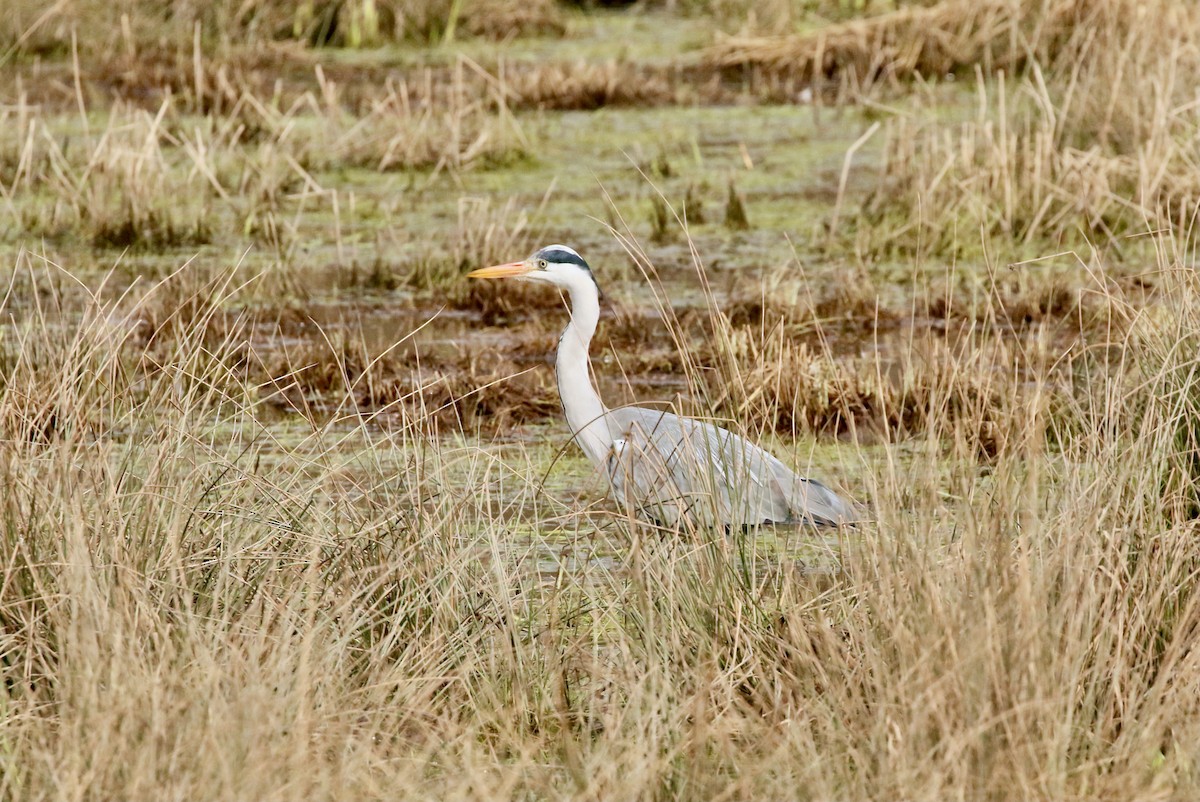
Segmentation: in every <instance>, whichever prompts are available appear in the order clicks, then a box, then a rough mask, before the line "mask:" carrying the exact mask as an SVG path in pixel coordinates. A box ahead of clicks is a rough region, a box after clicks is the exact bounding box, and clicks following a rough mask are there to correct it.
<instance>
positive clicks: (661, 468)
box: [608, 407, 855, 526]
mask: <svg viewBox="0 0 1200 802" xmlns="http://www.w3.org/2000/svg"><path fill="white" fill-rule="evenodd" d="M608 415H609V426H610V430H611V433H612V435H613V438H614V445H613V450H612V453H611V454H610V455H609V460H608V473H609V479H610V481H611V482H612V485H613V489H614V491H615V492H616V494H617V497H618V499H619V500H622V501H624V502H625V503H627V504H631V505H632V508H633V509H635V510H636V511H637V512H639V513H640V514H642V515H644V516H647V517H651V518H655V519H656V520H659V521H662V522H664V523H668V524H674V523H676V522H677V521H678V520H679V519H680V518H681V517H688V518H690V519H692V520H693V521H697V522H699V521H712V522H717V523H721V524H725V525H735V526H746V525H756V524H761V523H766V522H781V523H782V522H792V523H800V522H809V523H822V524H837V523H844V522H850V521H853V520H854V517H855V516H854V512H853V508H852V507H851V506H850V505H849V504H848V503H846V502H845V501H843V500H842V499H841V498H839V497H838V496H837V495H836V494H835V493H834V492H833V491H831V490H830V489H829V488H827V487H825V486H824V485H822V484H820V483H819V482H815V481H813V480H810V479H805V478H803V477H801V476H797V475H796V474H795V473H794V472H793V471H792V470H791V469H789V468H788V467H787V466H786V465H784V464H783V463H782V462H780V461H779V460H778V459H776V458H775V457H773V456H771V455H770V454H769V453H767V452H766V451H764V450H763V449H761V448H759V447H758V446H756V445H754V444H753V443H751V442H750V441H748V440H746V439H745V438H743V437H740V436H738V435H736V434H734V433H733V432H730V431H728V430H726V429H722V428H720V427H718V426H714V425H712V424H710V423H705V422H703V421H698V420H694V419H692V418H682V417H679V416H678V415H673V414H671V413H669V412H661V411H659V410H652V409H643V408H640V407H627V408H623V409H617V410H612V411H611V412H609V413H608Z"/></svg>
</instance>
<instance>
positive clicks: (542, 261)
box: [538, 259, 550, 270]
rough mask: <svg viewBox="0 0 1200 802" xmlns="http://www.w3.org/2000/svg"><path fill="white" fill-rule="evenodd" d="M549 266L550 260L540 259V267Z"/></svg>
mask: <svg viewBox="0 0 1200 802" xmlns="http://www.w3.org/2000/svg"><path fill="white" fill-rule="evenodd" d="M548 267H550V263H549V262H547V261H546V260H545V259H538V268H540V269H541V270H545V269H546V268H548Z"/></svg>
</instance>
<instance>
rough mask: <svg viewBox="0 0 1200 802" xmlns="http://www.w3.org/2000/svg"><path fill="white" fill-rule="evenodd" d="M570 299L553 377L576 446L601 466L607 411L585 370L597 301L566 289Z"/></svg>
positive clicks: (589, 293)
mask: <svg viewBox="0 0 1200 802" xmlns="http://www.w3.org/2000/svg"><path fill="white" fill-rule="evenodd" d="M568 291H569V294H570V296H571V322H570V323H568V324H567V328H566V329H565V330H564V331H563V333H562V337H560V338H559V340H558V354H557V356H556V358H555V361H554V373H555V377H556V378H557V379H558V395H559V398H561V399H562V405H563V411H564V412H565V413H566V414H567V424H568V425H569V426H570V427H571V434H572V435H574V437H575V442H576V443H578V444H579V447H580V448H582V449H583V453H584V454H587V456H588V459H590V460H591V461H592V462H593V463H595V464H597V465H603V464H604V463H605V461H606V460H607V459H608V452H609V450H610V449H611V448H612V442H613V441H612V434H611V433H610V432H609V430H608V421H607V420H606V419H605V414H606V413H607V412H608V410H607V409H606V408H605V406H604V403H603V402H602V401H601V400H600V396H599V395H597V393H596V388H595V387H594V386H593V385H592V377H591V375H590V372H589V370H588V346H589V345H591V342H592V335H593V334H595V333H596V324H597V323H598V322H599V321H600V300H599V298H598V297H597V294H596V291H595V287H594V285H593V286H592V287H586V288H584V287H580V288H579V289H576V287H574V286H571V287H568Z"/></svg>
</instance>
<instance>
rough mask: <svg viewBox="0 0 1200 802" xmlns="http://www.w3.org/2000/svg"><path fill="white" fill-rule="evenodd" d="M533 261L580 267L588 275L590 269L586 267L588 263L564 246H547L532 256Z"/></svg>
mask: <svg viewBox="0 0 1200 802" xmlns="http://www.w3.org/2000/svg"><path fill="white" fill-rule="evenodd" d="M533 258H534V259H545V260H546V261H547V262H554V263H556V264H567V265H575V266H576V267H582V268H583V269H584V270H586V271H588V272H589V273H590V272H592V269H591V268H590V267H588V263H587V262H585V261H583V257H582V256H580V255H579V254H577V253H575V251H573V250H571V249H570V248H568V247H566V246H565V245H548V246H546V247H545V248H542V249H541V250H540V251H538V252H537V253H535V254H534V255H533Z"/></svg>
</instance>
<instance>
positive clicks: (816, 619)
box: [0, 239, 1200, 799]
mask: <svg viewBox="0 0 1200 802" xmlns="http://www.w3.org/2000/svg"><path fill="white" fill-rule="evenodd" d="M1173 248H1174V244H1173V243H1172V241H1171V240H1169V239H1164V240H1163V241H1162V249H1161V253H1162V259H1163V262H1162V263H1161V264H1160V266H1159V267H1160V271H1161V274H1162V276H1163V277H1164V278H1163V280H1164V281H1165V282H1167V283H1168V284H1169V292H1168V293H1167V295H1168V297H1169V298H1170V299H1171V300H1170V303H1168V304H1164V305H1161V306H1158V307H1156V308H1155V309H1154V310H1153V311H1152V312H1146V313H1138V312H1137V311H1136V310H1133V309H1130V310H1129V311H1130V313H1131V314H1135V315H1136V316H1137V320H1136V322H1135V324H1134V325H1133V326H1132V327H1131V329H1130V334H1129V335H1128V336H1120V337H1117V338H1116V339H1114V340H1113V341H1111V342H1108V343H1106V345H1107V347H1108V348H1109V349H1115V353H1116V356H1115V358H1111V359H1106V360H1104V361H1102V362H1095V361H1094V362H1092V363H1091V364H1090V366H1089V369H1090V370H1092V371H1093V372H1092V373H1090V374H1087V373H1086V372H1085V371H1084V368H1083V367H1082V364H1081V365H1078V366H1077V369H1078V372H1079V378H1080V380H1081V383H1080V384H1079V385H1077V386H1076V388H1075V390H1074V391H1072V392H1071V393H1068V394H1067V395H1065V396H1063V395H1062V394H1061V392H1060V390H1059V389H1058V387H1057V386H1056V385H1055V384H1054V383H1053V382H1051V381H1049V377H1048V374H1046V373H1045V372H1039V371H1034V372H1032V373H1030V374H1028V375H1026V376H1023V377H1014V380H1013V381H1011V382H1008V381H1004V380H1001V379H999V378H996V379H991V378H988V377H989V376H992V375H993V374H994V371H993V368H992V363H991V361H990V358H988V357H983V356H981V355H982V354H986V353H988V351H987V350H986V349H985V350H981V349H971V350H968V351H964V352H963V353H961V354H958V355H957V356H956V355H954V354H942V355H941V356H940V358H939V362H938V364H939V365H940V367H939V368H938V369H937V372H935V374H933V375H935V377H938V378H936V380H934V381H931V382H930V384H929V387H928V389H927V393H928V395H927V396H926V401H925V402H924V403H925V404H926V405H927V407H926V412H927V414H928V415H929V416H930V418H931V419H938V420H939V421H941V424H940V426H939V427H938V428H937V429H936V431H935V430H932V429H931V430H930V433H929V435H928V437H927V438H917V439H916V440H915V441H906V442H904V443H901V444H898V445H895V446H884V447H882V450H880V451H876V452H872V451H870V450H862V451H860V450H858V449H857V448H855V447H851V448H850V449H849V452H848V455H847V456H848V457H849V461H850V463H851V464H853V465H854V466H855V478H854V479H853V481H852V482H851V489H852V490H853V492H854V494H855V495H856V496H858V497H859V498H860V499H864V500H867V499H869V501H870V503H871V506H872V509H873V510H874V511H875V514H876V516H877V519H878V520H877V523H875V524H874V525H872V526H870V527H867V528H865V529H862V530H860V531H858V532H855V533H846V535H845V536H844V537H843V538H841V539H840V540H838V541H837V542H836V544H830V545H829V546H828V547H827V548H829V549H832V550H833V555H834V556H835V558H836V562H837V565H838V566H839V567H838V568H837V570H835V571H834V572H833V573H828V574H818V575H816V576H812V575H808V574H806V573H804V572H800V571H796V570H794V569H793V567H792V566H793V562H792V558H789V557H788V556H787V552H786V551H777V550H774V549H772V548H768V547H767V546H766V545H765V544H764V543H762V542H759V541H757V539H756V538H753V537H751V538H748V539H746V538H743V537H736V538H732V539H729V540H725V539H720V538H718V539H716V540H711V539H707V538H705V537H704V536H703V535H702V533H693V534H691V535H686V534H685V535H683V536H682V537H683V538H684V540H683V542H677V541H676V540H675V538H668V539H666V540H660V539H659V538H657V537H649V538H647V533H646V532H643V531H642V530H641V529H640V528H639V527H638V526H637V525H635V524H632V523H630V522H623V521H621V520H620V519H619V518H613V517H612V514H611V513H606V512H605V511H604V509H603V508H600V509H597V510H589V509H586V508H585V509H579V508H576V507H574V506H568V507H562V506H559V505H560V503H561V501H562V499H555V498H554V496H553V495H550V496H544V495H542V494H541V493H540V492H539V491H538V487H539V486H540V475H541V471H542V468H540V467H539V466H538V464H537V463H538V460H537V458H535V457H534V456H533V455H532V454H531V453H529V452H528V451H526V450H524V449H522V448H520V447H518V448H517V449H516V451H515V452H514V453H513V454H512V455H510V456H509V458H507V459H506V460H505V461H504V462H500V461H497V460H496V459H495V457H494V455H493V454H491V452H489V451H486V450H482V449H480V448H479V447H476V446H467V447H461V446H454V445H451V444H450V443H449V442H447V441H444V440H431V439H429V438H428V436H427V434H426V432H427V431H428V430H429V429H430V428H433V427H435V426H437V425H438V424H436V423H435V422H434V421H433V420H431V419H430V418H429V417H428V416H427V415H428V413H427V412H426V413H422V412H416V413H413V412H409V411H404V410H405V409H406V408H405V407H398V408H397V415H396V417H395V418H393V419H392V422H391V423H390V424H389V425H388V426H387V427H386V428H383V429H381V428H379V427H378V425H377V422H376V423H371V422H369V421H370V418H362V417H359V415H358V413H357V412H355V402H354V401H353V400H350V401H348V402H347V403H348V406H343V407H342V408H341V409H342V411H341V412H340V413H338V414H335V415H334V416H333V418H332V419H331V422H330V423H328V424H321V423H319V422H317V420H318V419H317V418H309V419H308V423H307V424H306V425H305V427H304V428H303V429H301V430H299V431H297V430H294V429H290V428H288V427H284V428H280V427H278V426H272V425H269V424H265V423H263V422H262V420H263V418H262V416H261V415H260V414H259V413H258V412H257V411H256V409H257V404H258V402H257V401H255V400H254V394H253V393H252V392H250V391H249V390H250V388H249V387H247V385H246V384H245V381H244V379H239V378H238V376H237V375H236V374H231V373H230V372H229V371H228V370H227V369H226V368H225V367H224V365H226V364H227V361H226V360H225V359H222V358H220V357H221V354H227V353H231V352H235V351H237V350H238V349H240V348H241V347H242V344H243V342H244V338H245V332H244V331H243V330H242V329H240V328H239V327H237V326H232V327H228V328H227V329H226V334H225V335H224V336H221V337H218V338H217V339H216V340H215V341H214V340H213V339H212V338H211V336H210V334H209V333H210V332H211V331H212V327H211V326H210V325H209V321H211V320H212V318H213V316H215V315H219V314H221V313H220V311H219V310H220V308H221V307H222V306H223V305H225V303H226V300H225V295H226V294H227V292H228V291H229V290H228V289H226V290H221V289H220V287H221V286H227V287H232V286H233V285H232V284H224V285H221V284H219V285H217V286H216V287H213V288H212V289H210V290H209V291H208V293H207V294H206V295H204V294H202V295H201V296H200V297H198V299H197V301H196V303H195V305H193V307H192V308H191V309H190V311H188V312H187V313H186V314H183V315H181V316H180V318H179V327H178V328H177V329H175V330H174V331H173V332H171V342H172V343H173V350H172V352H171V355H170V358H169V359H159V358H157V357H156V358H154V360H153V363H154V364H153V365H148V364H147V363H146V359H147V358H148V357H146V356H144V354H146V353H147V352H148V351H147V349H145V348H144V347H142V346H137V345H136V343H134V342H133V341H132V340H131V335H130V333H129V332H130V326H128V325H125V324H123V323H122V321H131V320H134V319H138V318H140V317H152V316H153V315H152V314H151V313H150V312H148V311H147V307H146V306H145V305H146V304H148V303H150V299H153V298H154V297H155V295H156V294H157V293H160V292H168V293H169V292H179V291H177V290H172V289H171V287H170V284H171V282H175V281H180V280H184V279H185V277H186V271H185V272H184V273H181V274H179V275H177V276H175V277H173V278H170V279H168V280H167V281H166V283H165V284H163V285H161V286H159V287H158V288H156V289H155V290H154V292H153V293H149V294H148V295H147V296H145V297H146V299H147V300H144V301H138V300H135V299H132V298H125V299H118V300H116V301H113V302H98V301H88V300H86V299H83V300H80V301H71V300H70V299H69V298H65V297H64V298H63V299H62V300H61V301H60V302H59V303H58V306H57V307H55V308H54V310H53V311H54V314H53V315H52V314H50V312H49V311H47V312H44V313H41V314H38V315H34V316H30V315H24V316H23V317H24V319H25V320H26V323H25V325H24V326H22V327H21V329H20V338H21V339H20V340H19V341H14V340H12V339H11V337H13V336H15V335H6V340H5V343H4V346H5V348H4V359H3V360H2V364H3V366H4V371H3V390H2V391H0V420H3V421H5V422H6V423H5V437H4V438H3V440H0V466H3V468H2V469H3V471H4V472H5V481H6V487H7V488H8V491H7V492H6V494H5V497H4V501H3V504H4V517H3V520H4V521H5V524H4V532H3V537H2V541H0V542H2V543H3V544H4V550H5V560H6V564H7V565H8V566H9V568H8V571H7V577H8V578H7V581H6V582H5V583H4V584H3V587H2V589H0V615H2V616H3V618H4V622H5V623H4V627H3V632H4V635H3V646H2V649H3V655H4V661H3V669H2V670H3V672H4V679H5V684H4V689H5V697H4V698H5V710H6V714H5V719H4V728H3V738H4V743H5V750H6V754H8V755H9V756H10V758H11V759H12V760H13V765H15V766H19V767H20V769H19V770H17V771H12V772H6V773H5V780H4V782H5V785H4V793H5V794H6V795H8V796H11V797H14V798H37V797H42V796H47V795H57V794H59V793H63V792H72V793H74V792H79V793H86V794H96V795H98V796H103V797H108V798H112V797H121V798H149V797H154V798H158V797H160V796H161V795H163V794H164V793H167V794H172V795H179V796H186V797H189V798H229V797H247V796H259V795H264V794H265V795H277V796H282V797H289V798H290V797H311V796H313V795H321V796H326V797H329V798H361V797H362V796H364V795H366V796H389V797H398V798H412V797H418V796H426V795H429V794H433V795H437V796H460V795H463V796H472V797H475V798H485V799H509V798H512V797H514V796H525V797H535V798H594V797H596V796H605V797H621V798H660V797H667V798H694V797H696V796H701V797H711V796H715V795H721V794H726V795H729V796H731V797H739V798H796V794H797V792H798V790H799V793H800V794H801V796H802V797H803V798H810V797H811V798H828V797H851V798H895V797H899V796H931V797H939V798H944V797H949V796H960V797H969V798H979V797H986V796H994V797H999V798H1003V797H1007V796H1009V795H1010V794H1012V793H1013V792H1014V790H1015V792H1017V793H1019V794H1020V795H1022V796H1045V797H1064V796H1078V797H1092V796H1100V797H1109V796H1133V795H1137V794H1138V793H1142V792H1145V791H1146V789H1147V788H1149V789H1154V790H1155V792H1156V793H1161V794H1164V795H1183V796H1187V795H1189V794H1191V793H1193V792H1194V791H1195V790H1196V775H1195V771H1194V766H1195V761H1196V760H1197V759H1198V758H1200V755H1197V753H1196V751H1195V744H1196V743H1198V742H1200V739H1198V738H1197V736H1198V735H1200V732H1198V731H1197V725H1196V722H1197V720H1198V719H1197V713H1200V710H1197V703H1196V699H1197V695H1196V693H1195V689H1196V687H1197V684H1198V683H1200V664H1197V662H1196V660H1195V655H1194V653H1193V651H1194V650H1192V649H1191V643H1192V641H1193V639H1194V634H1195V631H1196V629H1195V628H1196V627H1197V625H1200V595H1198V594H1197V590H1198V588H1197V582H1196V576H1197V568H1200V566H1198V565H1197V563H1196V557H1195V553H1194V548H1193V544H1194V538H1195V533H1196V532H1195V518H1194V516H1195V514H1196V509H1197V507H1196V492H1195V488H1196V482H1197V475H1196V472H1195V469H1196V456H1195V455H1196V453H1197V429H1196V425H1195V422H1196V420H1200V383H1198V382H1197V380H1196V377H1195V372H1194V355H1195V353H1196V352H1197V350H1198V348H1197V345H1200V344H1198V343H1196V335H1195V332H1196V331H1198V330H1200V288H1198V287H1197V286H1196V282H1195V276H1194V273H1193V272H1192V271H1191V270H1190V269H1189V268H1186V267H1184V266H1183V265H1182V264H1181V263H1180V262H1179V261H1178V260H1179V258H1180V257H1181V256H1182V253H1176V252H1175V251H1174V250H1173ZM1180 250H1181V251H1182V252H1186V248H1184V247H1183V246H1182V245H1180ZM39 270H40V269H39V268H36V267H33V268H29V272H30V280H31V281H33V282H34V283H35V284H36V285H38V286H41V285H42V284H43V283H44V282H45V281H46V280H47V278H48V274H44V273H41V272H39ZM193 286H203V287H212V285H211V282H209V281H207V280H205V281H201V282H198V283H196V284H194V285H193ZM72 303H78V304H81V305H80V306H77V307H76V308H74V309H72V308H70V306H71V304H72ZM714 311H715V310H714ZM67 314H71V315H72V319H74V320H79V321H82V322H81V323H79V324H77V325H75V326H72V327H71V329H70V330H69V331H68V330H64V329H63V328H62V327H61V326H58V325H56V323H55V317H56V316H63V315H67ZM156 325H157V329H158V330H159V331H162V332H165V331H166V330H167V329H166V326H165V325H164V324H163V323H161V322H160V323H158V324H156ZM995 347H1001V346H999V345H998V344H997V345H996V346H993V348H995ZM150 350H153V349H150ZM955 359H957V361H955ZM360 364H361V363H360ZM880 369H882V368H880ZM355 370H357V368H356V369H355ZM352 372H353V371H352ZM745 378H746V379H747V380H748V381H749V380H751V378H752V374H747V375H746V377H745ZM1085 379H1086V381H1084V380H1085ZM979 383H982V385H980V384H979ZM976 385H979V386H991V387H994V388H996V389H997V390H998V391H1000V392H1001V393H1002V395H1003V396H1004V398H1006V399H1008V400H1005V401H1004V402H1003V403H1004V404H1013V405H1015V406H1011V407H1007V406H1004V407H1001V408H1003V409H1005V410H1007V411H1006V414H1005V415H1004V417H1002V418H1000V419H997V420H996V421H995V423H996V425H998V426H1003V427H1007V431H1008V434H1009V435H1010V439H1009V440H1006V441H1004V444H1003V446H1001V447H998V448H995V449H994V450H993V458H992V460H991V461H990V463H989V464H988V466H987V469H986V470H985V471H980V470H979V469H978V468H977V467H975V466H976V463H975V458H974V455H975V454H976V453H978V452H979V451H980V449H981V448H983V447H984V446H985V445H986V442H987V441H986V438H987V437H989V436H990V435H988V434H987V433H986V432H984V431H983V430H982V429H981V428H980V425H979V424H980V423H983V422H986V421H987V420H988V419H986V418H985V417H981V416H982V415H983V414H984V412H985V409H988V408H992V407H989V406H988V405H987V404H985V403H983V402H982V401H981V400H980V399H979V398H972V397H971V396H970V395H969V392H968V391H966V390H959V389H956V388H969V387H972V386H976ZM35 387H36V388H39V392H38V393H37V394H36V396H35V395H34V394H33V393H32V392H31V388H35ZM1051 397H1057V398H1060V399H1064V402H1063V403H1061V404H1058V405H1057V406H1055V405H1051V404H1049V403H1047V401H1048V399H1049V398H1051ZM956 399H958V400H956ZM972 401H974V402H975V403H977V404H978V405H979V406H978V409H977V410H976V413H975V414H973V415H972V414H960V415H945V414H943V413H944V411H945V408H946V406H947V405H951V404H955V403H965V404H969V403H971V402H972ZM46 409H53V417H52V420H53V426H52V427H50V428H49V429H48V428H47V427H46V426H45V425H44V422H45V421H46V420H47V418H46V416H45V410H46ZM1052 410H1053V415H1051V411H1052ZM347 413H352V414H350V415H349V417H347ZM1068 428H1069V429H1070V431H1071V432H1073V436H1071V437H1064V438H1059V439H1057V440H1056V439H1055V438H1053V437H1050V436H1049V435H1048V433H1053V432H1055V431H1066V430H1067V429H1068ZM946 444H948V445H949V449H950V450H949V452H946V451H944V446H945V445H946ZM527 516H528V517H529V519H530V520H533V521H543V520H546V519H547V518H551V519H553V520H556V521H558V524H559V526H560V527H561V529H562V531H563V532H564V533H565V535H564V536H565V537H566V541H565V542H566V543H568V544H571V545H570V548H571V549H572V550H573V552H574V553H575V554H576V555H577V557H576V559H574V560H567V561H562V562H559V561H557V560H555V561H554V562H552V565H553V566H554V567H553V568H552V569H551V574H550V575H549V576H548V577H547V578H546V580H545V581H539V579H538V574H537V573H530V571H529V570H528V566H531V565H532V564H533V563H534V562H536V561H539V560H544V559H546V557H544V556H543V555H545V554H547V552H545V551H544V550H543V549H544V546H543V545H542V544H543V540H542V538H543V537H545V535H544V534H533V535H531V536H525V537H518V536H516V531H519V530H516V531H515V530H514V526H516V525H517V522H518V521H520V520H523V519H525V518H526V517H527ZM538 531H540V532H544V531H545V530H541V529H539V530H538ZM693 537H694V538H696V540H694V541H692V540H690V539H689V538H693ZM608 541H611V542H613V543H614V544H615V545H618V547H619V548H620V554H621V557H620V559H619V562H618V563H617V564H615V565H613V564H609V563H606V562H589V561H587V560H586V559H583V557H582V555H586V554H587V553H588V551H589V548H599V547H600V545H601V544H602V543H604V542H608ZM589 543H591V544H593V545H592V546H589V545H588V544H589ZM557 548H558V547H557V546H556V547H554V549H552V550H551V552H550V553H551V554H553V553H557V551H555V549H557ZM617 767H619V770H618V769H617ZM85 789H86V792H85Z"/></svg>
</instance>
